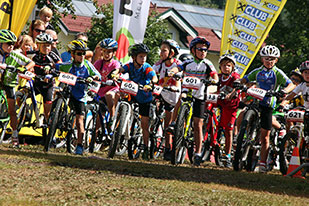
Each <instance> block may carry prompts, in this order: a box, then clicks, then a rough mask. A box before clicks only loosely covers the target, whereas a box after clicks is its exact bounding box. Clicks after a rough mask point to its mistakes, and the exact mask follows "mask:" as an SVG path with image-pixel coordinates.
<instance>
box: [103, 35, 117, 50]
mask: <svg viewBox="0 0 309 206" xmlns="http://www.w3.org/2000/svg"><path fill="white" fill-rule="evenodd" d="M99 45H100V47H102V48H104V49H113V50H117V49H118V42H116V41H115V40H114V39H112V38H106V39H103V40H102V41H100V43H99Z"/></svg>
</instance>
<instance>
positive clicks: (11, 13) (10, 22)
mask: <svg viewBox="0 0 309 206" xmlns="http://www.w3.org/2000/svg"><path fill="white" fill-rule="evenodd" d="M13 3H14V0H12V3H11V12H10V20H9V28H8V29H9V30H11V24H12V16H13Z"/></svg>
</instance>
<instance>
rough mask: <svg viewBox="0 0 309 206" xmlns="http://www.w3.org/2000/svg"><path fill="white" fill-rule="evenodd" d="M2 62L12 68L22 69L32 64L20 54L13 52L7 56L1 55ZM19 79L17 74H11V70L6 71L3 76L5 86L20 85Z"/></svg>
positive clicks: (0, 60)
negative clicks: (21, 67)
mask: <svg viewBox="0 0 309 206" xmlns="http://www.w3.org/2000/svg"><path fill="white" fill-rule="evenodd" d="M0 62H1V63H5V64H7V65H10V66H14V67H20V66H27V65H28V64H29V63H30V62H31V59H29V58H28V57H26V56H24V55H23V54H21V53H19V52H16V51H12V52H11V53H10V54H8V55H7V56H3V55H2V54H0ZM17 78H18V76H17V72H10V71H9V70H5V71H4V74H3V75H2V83H3V85H5V86H9V87H15V86H16V85H17V83H18V81H17Z"/></svg>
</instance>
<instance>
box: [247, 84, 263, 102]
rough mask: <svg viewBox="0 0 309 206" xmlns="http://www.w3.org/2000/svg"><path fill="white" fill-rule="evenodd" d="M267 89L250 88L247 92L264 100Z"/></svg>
mask: <svg viewBox="0 0 309 206" xmlns="http://www.w3.org/2000/svg"><path fill="white" fill-rule="evenodd" d="M266 93H267V91H266V90H264V89H260V88H252V87H251V88H249V89H248V90H247V94H248V95H250V96H252V97H254V98H256V99H259V100H263V99H264V97H265V95H266Z"/></svg>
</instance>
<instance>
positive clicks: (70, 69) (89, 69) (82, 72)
mask: <svg viewBox="0 0 309 206" xmlns="http://www.w3.org/2000/svg"><path fill="white" fill-rule="evenodd" d="M56 69H57V70H59V71H62V72H67V73H71V74H74V75H75V76H77V77H81V78H84V79H86V78H88V77H90V76H98V77H100V78H101V75H100V73H99V72H98V71H97V70H96V69H95V67H94V66H93V65H92V64H91V62H89V61H88V60H84V62H83V63H82V64H81V65H79V66H77V65H75V64H73V63H72V62H66V63H63V64H56ZM86 90H87V85H86V84H80V83H76V84H75V85H74V86H72V90H71V91H72V95H73V97H74V98H75V99H76V100H78V101H81V102H86Z"/></svg>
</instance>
